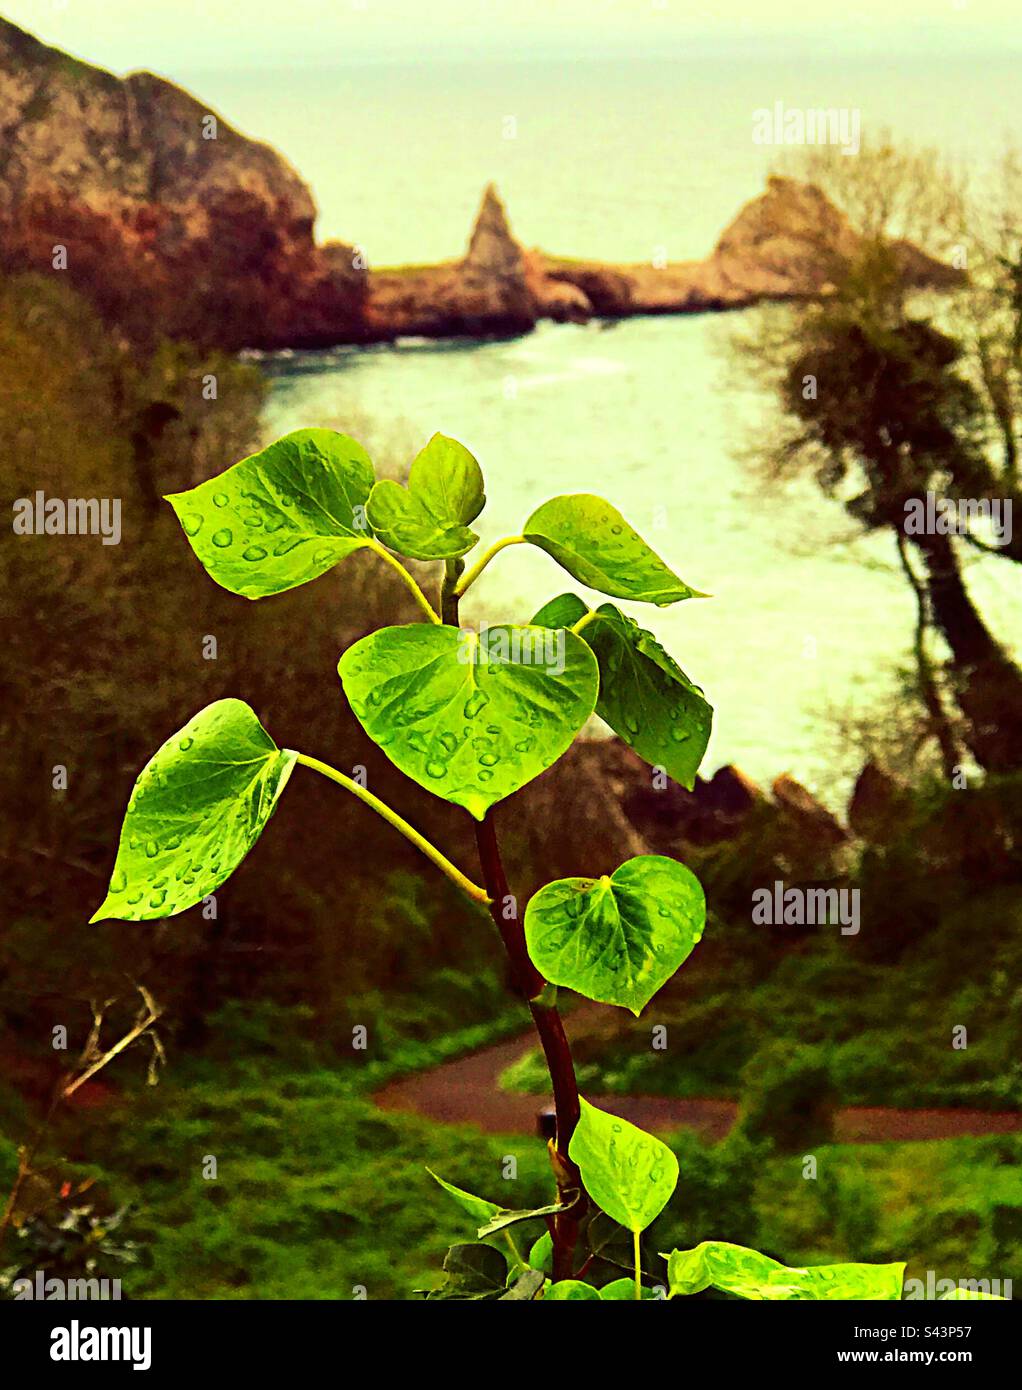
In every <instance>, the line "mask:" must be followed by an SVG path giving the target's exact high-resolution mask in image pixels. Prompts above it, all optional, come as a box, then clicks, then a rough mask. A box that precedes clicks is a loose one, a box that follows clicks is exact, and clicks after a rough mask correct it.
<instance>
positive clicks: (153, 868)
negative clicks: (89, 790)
mask: <svg viewBox="0 0 1022 1390" xmlns="http://www.w3.org/2000/svg"><path fill="white" fill-rule="evenodd" d="M297 756H298V755H297V754H296V753H292V752H290V751H289V750H288V749H284V750H281V749H279V748H278V747H277V745H276V744H275V743H274V741H273V739H272V738H270V736H269V734H268V733H267V732H266V730H265V729H264V728H263V726H262V725H261V724H260V723H259V720H258V719H257V718H256V717H255V714H254V713H253V712H252V710H251V709H250V708H249V707H248V705H246V704H244V703H243V701H241V700H217V701H216V702H215V703H214V704H212V705H207V706H206V708H205V709H203V710H200V711H199V713H198V714H197V715H195V717H194V718H193V719H191V720H189V722H188V723H187V724H186V725H185V726H184V728H182V729H179V730H178V731H177V733H176V734H173V735H172V736H171V737H170V738H169V739H168V740H167V742H166V743H165V744H164V745H163V747H162V748H160V749H159V750H158V751H157V752H156V753H155V754H154V755H153V757H152V758H150V760H149V762H148V763H146V765H145V767H144V768H143V769H142V771H141V773H140V774H139V776H138V777H137V778H136V781H135V789H134V791H133V792H132V794H131V799H130V800H129V802H128V810H127V813H126V814H125V817H124V824H123V825H122V827H121V840H120V844H119V846H118V849H117V859H116V861H115V863H114V871H113V874H112V876H111V879H110V888H109V890H108V892H107V896H106V898H105V899H104V900H103V902H102V904H101V905H100V907H99V908H98V909H97V911H96V912H95V913H94V914H93V916H92V918H91V919H90V920H91V921H93V922H100V921H102V920H103V919H104V918H106V917H115V918H118V919H120V920H121V921H125V922H145V921H149V920H150V919H152V918H154V917H173V916H174V914H175V913H178V912H184V910H185V909H186V908H188V907H193V906H194V905H195V903H198V902H201V901H202V899H203V898H205V897H206V896H207V895H208V894H210V893H212V892H213V890H214V889H216V888H219V886H220V884H221V883H224V882H225V881H226V880H227V879H228V878H230V876H231V874H232V873H233V872H234V870H235V869H236V868H237V867H238V865H239V864H240V863H241V861H242V860H243V859H244V858H245V855H246V854H247V853H248V852H249V850H250V849H251V848H252V846H253V845H254V844H255V842H256V840H258V838H259V836H260V834H261V833H262V831H263V827H264V826H265V825H266V822H267V821H268V820H269V818H270V816H271V815H272V814H273V810H274V807H275V806H276V804H277V799H278V797H279V796H280V794H281V792H282V791H283V790H284V787H285V786H286V785H287V780H288V778H289V777H290V776H291V769H292V768H293V767H294V765H295V759H296V757H297Z"/></svg>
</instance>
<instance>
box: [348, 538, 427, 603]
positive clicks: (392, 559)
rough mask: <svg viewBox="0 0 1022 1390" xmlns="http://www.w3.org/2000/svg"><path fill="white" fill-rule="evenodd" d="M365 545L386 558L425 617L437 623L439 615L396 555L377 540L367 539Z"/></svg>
mask: <svg viewBox="0 0 1022 1390" xmlns="http://www.w3.org/2000/svg"><path fill="white" fill-rule="evenodd" d="M366 545H367V546H368V547H369V549H370V550H373V551H375V553H376V554H377V555H379V556H380V557H381V558H382V559H384V560H386V562H387V564H388V565H389V566H390V567H391V569H392V570H395V571H396V572H397V573H398V574H399V575H400V576H401V582H402V583H403V584H405V585H406V586H407V588H408V589H409V591H410V593H411V595H412V597H413V598H414V599H415V602H416V603H417V604H418V605H419V607H420V608H421V609H422V611H423V612H424V613H425V615H426V617H427V618H428V619H429V620H430V622H431V623H439V622H440V615H439V614H438V613H437V611H436V609H435V608H434V607H433V605H432V604H431V603H430V601H429V599H428V598H427V597H426V595H425V594H424V593H423V592H422V590H421V589H420V588H419V586H418V584H416V582H415V580H414V579H413V578H412V576H411V575H410V574H409V573H408V571H407V570H406V569H405V567H404V565H403V564H402V563H401V561H400V560H399V559H397V557H396V556H394V555H391V553H390V551H389V550H384V548H383V546H382V545H381V544H380V542H379V541H377V540H368V541H366Z"/></svg>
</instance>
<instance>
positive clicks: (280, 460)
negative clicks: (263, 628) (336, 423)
mask: <svg viewBox="0 0 1022 1390" xmlns="http://www.w3.org/2000/svg"><path fill="white" fill-rule="evenodd" d="M375 481H376V475H375V473H374V471H373V465H372V464H371V463H370V461H369V455H368V454H367V453H366V451H365V450H364V449H363V448H362V446H361V444H357V443H356V442H355V440H354V439H349V438H348V436H347V435H346V434H337V433H336V432H335V431H334V430H295V432H294V433H293V434H286V435H284V437H283V438H282V439H278V440H277V442H276V443H275V444H271V445H270V446H269V448H267V449H263V450H262V451H261V452H260V453H258V454H252V455H250V457H249V458H245V459H242V460H241V462H240V463H236V464H235V465H234V466H233V468H228V469H227V471H226V472H224V473H221V474H219V475H218V476H217V477H215V478H210V479H209V480H208V481H207V482H204V483H200V484H199V486H198V487H193V488H191V489H190V490H189V491H188V492H174V493H171V494H170V495H169V496H168V497H167V498H166V501H168V502H169V503H170V505H171V506H172V507H173V508H174V511H175V512H176V514H177V519H178V521H180V523H181V526H182V528H183V530H184V533H185V535H186V536H187V537H188V540H189V543H190V544H191V547H192V549H193V550H194V551H195V553H196V555H197V556H198V557H199V559H200V560H201V561H202V563H203V565H204V566H205V568H206V571H207V573H208V574H209V575H210V577H211V578H213V579H215V580H216V582H217V583H218V584H220V585H222V586H223V587H224V588H225V589H229V590H230V592H231V593H232V594H241V595H242V596H243V597H244V598H251V599H256V598H265V597H266V596H267V595H268V594H279V593H282V592H283V591H284V590H285V589H293V588H295V586H296V585H298V584H305V583H307V582H308V581H309V580H310V579H315V578H317V576H319V575H321V574H323V573H324V572H325V571H326V570H328V569H330V568H331V567H332V566H333V565H336V564H337V562H338V561H339V560H343V559H344V558H345V556H346V555H350V554H351V552H352V551H353V550H357V549H358V548H359V546H363V545H368V544H370V543H371V542H372V539H373V537H372V531H371V529H370V526H369V523H368V522H367V520H366V518H365V505H366V503H367V501H368V500H369V494H370V492H371V491H372V488H373V484H374V482H375Z"/></svg>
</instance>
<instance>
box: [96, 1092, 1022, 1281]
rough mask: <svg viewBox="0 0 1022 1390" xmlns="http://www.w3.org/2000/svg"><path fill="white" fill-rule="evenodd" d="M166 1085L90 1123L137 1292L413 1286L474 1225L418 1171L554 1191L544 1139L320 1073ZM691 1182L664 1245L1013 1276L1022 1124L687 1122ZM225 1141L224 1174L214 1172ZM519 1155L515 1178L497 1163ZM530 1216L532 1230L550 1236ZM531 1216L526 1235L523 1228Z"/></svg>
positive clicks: (509, 1190) (658, 1237)
mask: <svg viewBox="0 0 1022 1390" xmlns="http://www.w3.org/2000/svg"><path fill="white" fill-rule="evenodd" d="M235 1070H236V1074H235V1075H234V1077H233V1078H232V1079H231V1080H230V1081H229V1082H224V1081H222V1080H220V1081H218V1080H216V1079H213V1078H210V1079H206V1080H198V1081H196V1082H194V1083H193V1084H191V1085H189V1086H187V1088H186V1087H182V1086H178V1085H166V1086H162V1087H160V1088H159V1089H158V1090H157V1091H155V1092H152V1093H150V1094H149V1095H147V1096H145V1097H143V1098H141V1099H139V1100H138V1101H137V1102H135V1103H133V1104H132V1105H131V1106H130V1108H129V1109H128V1110H127V1111H126V1113H125V1114H124V1117H123V1123H122V1122H120V1121H121V1117H120V1116H117V1115H113V1116H111V1115H107V1116H105V1117H104V1119H103V1121H102V1123H101V1124H96V1125H94V1126H90V1129H91V1131H92V1132H83V1133H81V1134H80V1140H81V1143H82V1146H83V1148H84V1149H86V1150H88V1152H89V1153H90V1157H91V1160H92V1162H91V1164H90V1167H91V1171H92V1172H93V1173H94V1174H95V1175H96V1176H97V1177H98V1178H99V1179H100V1182H101V1186H102V1187H103V1188H108V1189H109V1191H110V1192H111V1193H116V1197H117V1199H118V1200H124V1199H125V1198H128V1199H130V1200H131V1201H132V1202H133V1204H134V1208H135V1214H134V1215H133V1217H132V1218H131V1219H130V1222H129V1225H130V1234H131V1235H132V1236H133V1237H134V1238H135V1239H137V1240H139V1241H141V1242H142V1243H143V1245H144V1251H143V1255H142V1259H141V1262H140V1264H139V1265H138V1266H137V1267H136V1268H135V1269H133V1270H131V1271H129V1272H128V1273H127V1275H126V1276H125V1290H126V1292H129V1293H131V1294H132V1295H134V1296H142V1297H178V1298H233V1297H257V1298H342V1299H343V1298H351V1297H353V1296H354V1294H353V1290H354V1289H355V1288H356V1287H357V1286H359V1285H362V1286H364V1287H365V1289H366V1292H367V1295H368V1297H370V1298H395V1297H396V1298H407V1297H410V1296H411V1295H412V1291H413V1290H414V1289H415V1288H417V1287H422V1286H423V1285H429V1284H432V1283H434V1282H436V1273H437V1270H438V1269H439V1266H440V1262H441V1259H442V1256H443V1252H444V1251H445V1249H446V1247H447V1246H448V1245H449V1244H450V1243H451V1242H453V1241H455V1240H459V1239H462V1240H463V1239H472V1238H473V1234H474V1233H473V1232H472V1231H471V1230H470V1229H469V1227H468V1224H467V1223H466V1221H465V1219H464V1218H463V1217H462V1215H461V1214H460V1213H459V1211H458V1210H457V1208H456V1207H454V1206H453V1205H452V1204H451V1203H450V1202H449V1200H448V1199H447V1198H446V1197H445V1196H444V1194H443V1193H441V1191H440V1190H439V1189H438V1188H437V1187H436V1186H435V1184H434V1183H433V1182H432V1180H431V1179H430V1178H429V1177H428V1175H427V1174H426V1172H425V1165H426V1164H427V1163H428V1164H429V1165H430V1166H431V1167H432V1168H434V1169H435V1170H436V1171H437V1172H439V1173H441V1174H442V1175H443V1176H445V1177H447V1178H449V1179H450V1180H451V1181H454V1182H456V1183H458V1184H459V1185H461V1186H464V1187H467V1188H468V1189H470V1190H474V1191H478V1192H480V1193H481V1194H482V1195H485V1196H488V1197H490V1198H491V1199H493V1200H496V1201H500V1202H501V1203H503V1204H505V1205H511V1206H519V1205H523V1206H524V1205H529V1204H533V1203H538V1202H540V1201H545V1200H548V1187H549V1173H548V1169H547V1165H546V1159H545V1154H544V1152H543V1147H542V1145H541V1144H540V1143H538V1142H537V1141H535V1140H532V1139H530V1138H523V1137H514V1138H503V1137H500V1136H498V1137H484V1136H482V1135H480V1134H478V1133H477V1132H475V1131H473V1130H468V1129H456V1128H452V1127H447V1126H435V1125H432V1124H430V1123H429V1122H428V1121H425V1120H421V1119H418V1118H416V1117H405V1116H399V1115H393V1114H383V1113H381V1112H379V1111H377V1110H376V1109H375V1108H374V1107H373V1106H372V1105H371V1104H370V1103H368V1102H367V1101H365V1100H364V1099H361V1098H359V1097H357V1096H353V1095H352V1094H351V1093H350V1091H349V1090H348V1088H347V1087H346V1085H345V1084H344V1082H343V1081H341V1080H339V1079H338V1078H337V1076H336V1075H334V1074H332V1073H330V1072H326V1071H321V1070H309V1071H304V1072H288V1071H280V1072H278V1073H276V1074H273V1075H270V1076H268V1075H267V1074H266V1073H265V1071H264V1070H262V1069H257V1068H249V1069H248V1074H247V1075H246V1073H245V1069H235ZM676 1147H677V1148H678V1151H679V1156H680V1160H681V1170H682V1180H681V1183H680V1184H679V1189H678V1193H677V1195H676V1197H675V1199H674V1201H673V1202H672V1204H671V1207H670V1208H669V1209H668V1212H667V1213H666V1214H665V1216H664V1217H662V1218H661V1220H660V1222H658V1223H657V1227H656V1228H655V1229H654V1231H653V1232H652V1234H651V1236H650V1238H649V1242H648V1248H649V1251H650V1252H651V1253H650V1259H649V1267H650V1268H651V1269H654V1268H656V1261H655V1258H654V1252H655V1251H656V1250H657V1249H665V1248H669V1247H670V1245H671V1244H674V1243H677V1244H687V1243H695V1242H696V1241H698V1240H700V1239H703V1238H706V1237H709V1236H716V1237H720V1238H729V1239H734V1240H738V1241H743V1242H747V1243H750V1244H753V1243H755V1244H759V1245H760V1246H762V1247H763V1248H765V1249H767V1250H769V1251H771V1253H774V1254H778V1255H781V1256H783V1257H785V1258H786V1259H788V1260H790V1261H792V1262H801V1261H806V1262H813V1261H824V1260H836V1259H877V1260H888V1259H898V1258H901V1259H907V1260H908V1261H909V1264H910V1268H909V1271H908V1273H909V1275H910V1276H913V1275H915V1276H918V1277H924V1276H925V1271H926V1270H928V1269H934V1270H935V1271H936V1272H937V1276H938V1277H954V1278H959V1277H970V1276H975V1277H980V1276H984V1275H985V1276H988V1277H993V1276H1000V1277H1002V1278H1003V1277H1011V1275H1012V1274H1013V1273H1014V1272H1017V1271H1018V1263H1019V1255H1020V1253H1022V1252H1020V1245H1022V1239H1020V1237H1022V1232H1020V1230H1019V1220H1020V1216H1022V1169H1020V1167H1019V1159H1020V1158H1022V1139H1020V1138H1017V1137H1016V1138H1011V1139H1007V1138H1005V1139H983V1140H963V1141H955V1142H951V1143H944V1144H911V1145H893V1144H892V1145H876V1146H868V1147H856V1148H854V1149H853V1148H850V1147H847V1146H845V1147H841V1146H828V1147H823V1148H821V1149H820V1150H819V1152H818V1153H817V1155H816V1156H817V1159H818V1163H819V1177H818V1178H817V1179H816V1180H815V1181H807V1180H806V1179H804V1178H803V1176H802V1158H801V1156H793V1157H783V1156H779V1155H777V1154H775V1153H773V1151H771V1150H769V1149H765V1148H758V1147H756V1146H753V1145H750V1144H749V1143H748V1142H747V1141H744V1140H741V1139H737V1140H732V1141H728V1142H727V1143H725V1144H723V1145H718V1146H716V1147H715V1148H711V1147H709V1146H706V1145H703V1144H701V1143H698V1142H697V1141H695V1140H694V1139H692V1138H691V1137H690V1136H681V1137H680V1138H679V1140H678V1142H677V1145H676ZM210 1154H212V1155H215V1156H216V1158H217V1163H218V1176H217V1179H216V1181H208V1180H206V1179H204V1178H203V1176H202V1163H203V1159H204V1157H205V1156H206V1155H210ZM509 1157H514V1158H515V1159H516V1160H517V1178H516V1179H514V1180H513V1181H509V1180H506V1179H505V1178H504V1177H503V1176H502V1173H503V1171H504V1168H505V1164H506V1162H507V1159H508V1158H509ZM539 1229H540V1228H537V1229H536V1230H534V1231H532V1233H531V1235H532V1238H534V1237H535V1235H538V1234H539ZM529 1239H530V1236H529V1233H528V1232H527V1231H524V1232H523V1233H522V1240H521V1243H522V1244H523V1246H524V1245H527V1243H528V1240H529Z"/></svg>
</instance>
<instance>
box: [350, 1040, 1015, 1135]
mask: <svg viewBox="0 0 1022 1390" xmlns="http://www.w3.org/2000/svg"><path fill="white" fill-rule="evenodd" d="M533 1046H535V1038H534V1036H533V1035H532V1034H531V1033H526V1034H523V1035H522V1036H520V1037H517V1038H511V1039H509V1040H508V1041H506V1042H500V1043H495V1044H492V1045H491V1046H489V1047H484V1048H482V1049H480V1051H478V1052H473V1053H470V1054H469V1055H468V1056H467V1057H458V1058H456V1059H455V1060H454V1061H452V1062H444V1063H442V1064H441V1065H440V1066H439V1067H434V1068H433V1069H432V1070H431V1071H424V1072H418V1073H416V1075H414V1076H408V1077H404V1078H403V1079H401V1080H400V1081H392V1082H390V1083H389V1084H388V1085H386V1086H383V1087H382V1088H381V1089H380V1090H379V1091H377V1092H376V1095H375V1096H374V1097H373V1099H374V1100H375V1101H376V1104H377V1105H379V1106H381V1107H382V1108H383V1109H384V1110H410V1111H413V1112H415V1113H416V1114H419V1115H425V1116H427V1117H428V1118H429V1119H431V1120H440V1121H443V1122H444V1123H446V1124H473V1125H477V1126H478V1127H479V1128H480V1129H482V1130H484V1131H485V1132H486V1133H488V1134H535V1133H536V1115H537V1112H538V1111H539V1109H540V1108H541V1107H542V1106H543V1104H544V1101H543V1098H542V1097H541V1096H535V1095H516V1094H513V1093H509V1092H505V1091H500V1090H498V1089H497V1080H498V1078H499V1076H500V1074H501V1072H502V1071H503V1070H504V1069H505V1068H506V1067H509V1066H510V1065H511V1063H512V1062H516V1061H517V1060H518V1059H519V1057H521V1056H522V1055H523V1054H524V1053H525V1052H527V1051H529V1049H530V1048H532V1047H533ZM588 1099H589V1100H591V1101H592V1102H593V1104H594V1105H599V1106H600V1107H601V1108H602V1109H604V1110H607V1111H609V1112H610V1113H611V1114H614V1115H620V1116H621V1117H622V1118H624V1119H626V1120H631V1121H632V1122H633V1123H634V1124H637V1125H641V1126H642V1128H643V1129H648V1130H653V1131H654V1132H660V1133H666V1132H669V1131H670V1130H674V1129H682V1128H687V1129H693V1130H696V1131H697V1132H698V1133H699V1134H702V1135H704V1136H705V1137H706V1138H708V1139H722V1138H723V1137H724V1136H725V1135H726V1134H727V1132H728V1131H729V1130H730V1129H731V1126H732V1125H733V1124H734V1122H735V1118H736V1116H737V1113H738V1107H737V1105H736V1104H735V1102H734V1101H730V1100H680V1099H677V1098H676V1097H674V1096H589V1097H588ZM1019 1131H1022V1113H1019V1112H1018V1111H1013V1110H1001V1111H997V1110H959V1109H950V1110H899V1109H891V1108H887V1107H882V1106H860V1105H854V1106H848V1107H846V1108H845V1109H842V1110H839V1111H838V1112H837V1115H836V1117H835V1135H836V1138H837V1139H838V1140H840V1141H842V1142H844V1143H871V1142H876V1141H877V1140H884V1139H894V1140H918V1139H961V1138H965V1137H967V1136H973V1135H982V1134H1014V1133H1017V1132H1019Z"/></svg>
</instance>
